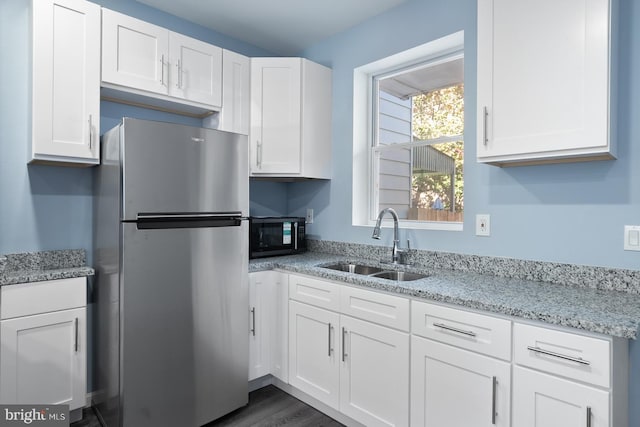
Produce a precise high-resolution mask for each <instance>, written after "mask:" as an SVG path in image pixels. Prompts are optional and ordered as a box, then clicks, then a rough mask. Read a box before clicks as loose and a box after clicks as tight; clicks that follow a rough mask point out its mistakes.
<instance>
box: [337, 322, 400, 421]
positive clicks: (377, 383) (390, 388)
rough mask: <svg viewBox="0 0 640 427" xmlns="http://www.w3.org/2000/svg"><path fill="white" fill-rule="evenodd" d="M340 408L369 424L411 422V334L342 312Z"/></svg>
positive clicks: (341, 410) (346, 413) (344, 412)
mask: <svg viewBox="0 0 640 427" xmlns="http://www.w3.org/2000/svg"><path fill="white" fill-rule="evenodd" d="M340 335H341V338H342V339H341V344H342V351H341V354H340V361H341V363H340V412H342V413H343V414H345V415H347V416H349V417H351V418H353V419H354V420H357V421H359V422H361V423H362V424H364V425H366V426H408V425H409V369H408V364H409V334H407V333H404V332H400V331H395V330H393V329H389V328H385V327H384V326H379V325H376V324H374V323H371V322H364V321H362V320H358V319H354V318H352V317H348V316H340Z"/></svg>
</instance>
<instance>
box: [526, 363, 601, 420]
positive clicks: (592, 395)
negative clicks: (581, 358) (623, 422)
mask: <svg viewBox="0 0 640 427" xmlns="http://www.w3.org/2000/svg"><path fill="white" fill-rule="evenodd" d="M609 418H610V414H609V393H608V392H607V391H603V390H600V389H597V388H594V387H589V386H586V385H584V384H580V383H576V382H573V381H569V380H566V379H563V378H558V377H555V376H552V375H548V374H544V373H541V372H536V371H532V370H530V369H527V368H522V367H519V366H516V367H514V368H513V427H568V426H576V427H587V426H588V427H609V426H610V425H611V424H610V422H609Z"/></svg>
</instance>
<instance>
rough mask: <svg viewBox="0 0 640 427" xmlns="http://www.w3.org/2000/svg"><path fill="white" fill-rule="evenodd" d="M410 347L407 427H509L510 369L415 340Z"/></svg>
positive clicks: (456, 350) (441, 346)
mask: <svg viewBox="0 0 640 427" xmlns="http://www.w3.org/2000/svg"><path fill="white" fill-rule="evenodd" d="M411 346H412V347H411V373H412V374H411V379H412V382H411V425H412V426H414V427H417V426H429V427H437V426H447V427H469V426H477V427H480V426H487V427H489V426H504V427H506V426H509V420H510V418H509V408H510V406H509V396H510V394H509V393H510V385H511V375H510V372H511V371H510V368H511V365H510V364H509V363H507V362H502V361H499V360H496V359H493V358H490V357H486V356H482V355H480V354H476V353H472V352H470V351H466V350H462V349H458V348H455V347H451V346H449V345H446V344H441V343H438V342H435V341H431V340H426V339H423V338H419V337H415V336H414V337H412V341H411ZM542 425H544V424H541V426H542Z"/></svg>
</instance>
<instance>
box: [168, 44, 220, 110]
mask: <svg viewBox="0 0 640 427" xmlns="http://www.w3.org/2000/svg"><path fill="white" fill-rule="evenodd" d="M169 48H170V51H169V58H170V60H171V61H172V67H173V68H172V70H171V71H170V72H169V76H170V77H171V78H170V80H171V83H172V84H171V86H170V88H169V93H170V94H171V95H172V96H175V97H177V98H184V99H188V100H190V101H194V102H201V103H203V104H207V105H213V106H218V107H219V106H221V105H222V49H221V48H219V47H217V46H214V45H211V44H208V43H205V42H203V41H200V40H196V39H192V38H191V37H187V36H183V35H182V34H177V33H173V32H170V33H169Z"/></svg>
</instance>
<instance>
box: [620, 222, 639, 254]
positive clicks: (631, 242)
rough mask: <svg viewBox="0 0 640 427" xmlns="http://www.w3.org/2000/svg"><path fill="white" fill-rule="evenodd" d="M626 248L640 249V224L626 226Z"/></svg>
mask: <svg viewBox="0 0 640 427" xmlns="http://www.w3.org/2000/svg"><path fill="white" fill-rule="evenodd" d="M624 250H625V251H640V226H638V225H625V226H624Z"/></svg>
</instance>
